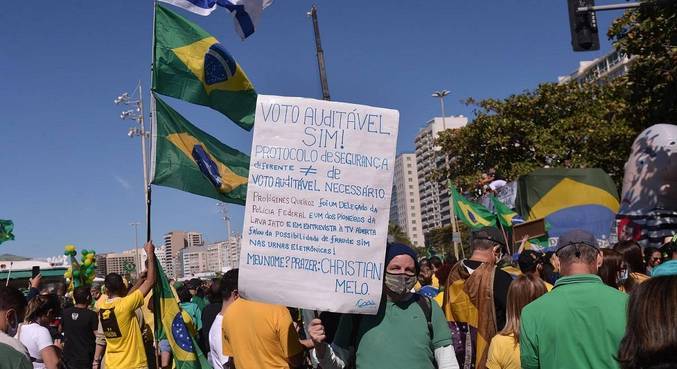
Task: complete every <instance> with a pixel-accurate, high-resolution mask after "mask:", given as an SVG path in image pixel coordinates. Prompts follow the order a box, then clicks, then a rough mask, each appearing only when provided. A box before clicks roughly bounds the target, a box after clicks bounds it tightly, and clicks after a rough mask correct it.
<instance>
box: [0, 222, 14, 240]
mask: <svg viewBox="0 0 677 369" xmlns="http://www.w3.org/2000/svg"><path fill="white" fill-rule="evenodd" d="M13 230H14V222H12V221H11V220H4V219H0V243H3V242H5V241H10V240H13V239H14V233H12V231H13Z"/></svg>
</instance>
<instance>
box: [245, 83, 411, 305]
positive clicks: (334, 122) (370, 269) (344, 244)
mask: <svg viewBox="0 0 677 369" xmlns="http://www.w3.org/2000/svg"><path fill="white" fill-rule="evenodd" d="M398 123H399V112H398V111H396V110H391V109H382V108H375V107H371V106H365V105H356V104H347V103H339V102H330V101H323V100H314V99H305V98H298V97H282V96H266V95H259V96H258V100H257V103H256V120H255V124H254V139H253V142H252V154H251V165H250V168H249V183H248V188H247V203H246V210H245V220H244V225H243V232H242V233H243V237H242V250H241V253H240V272H239V292H240V294H241V295H242V296H243V297H245V298H248V299H251V300H257V301H264V302H269V303H274V304H281V305H285V306H293V307H300V308H306V309H313V310H320V311H334V312H341V313H360V314H375V313H376V312H377V310H378V305H379V301H380V298H381V289H382V280H383V274H384V271H385V266H384V265H383V263H384V259H385V246H386V240H387V233H388V220H389V209H390V196H391V190H392V179H393V167H394V165H395V147H396V143H397V131H398Z"/></svg>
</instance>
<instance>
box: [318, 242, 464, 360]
mask: <svg viewBox="0 0 677 369" xmlns="http://www.w3.org/2000/svg"><path fill="white" fill-rule="evenodd" d="M386 265H387V267H386V272H385V273H386V275H385V287H384V290H383V291H384V294H385V299H384V300H383V301H382V302H381V304H380V308H379V310H378V313H377V315H374V316H368V315H365V316H362V315H357V314H355V315H344V316H343V317H342V318H341V321H340V323H339V328H338V331H337V332H336V336H335V338H334V342H333V346H334V348H336V350H334V349H333V348H332V346H329V345H328V344H327V343H326V342H325V332H324V327H323V326H322V321H320V320H319V319H315V320H313V321H312V322H311V325H310V329H309V333H310V337H311V338H312V340H313V342H314V343H315V351H316V355H317V358H318V360H319V361H320V365H321V367H322V368H323V369H344V368H347V367H353V368H357V369H360V368H426V369H427V368H430V369H435V368H439V369H443V368H444V369H451V368H458V367H459V366H458V362H457V361H456V357H455V355H454V350H453V348H452V347H451V332H450V331H449V326H448V325H447V320H446V318H445V317H444V313H442V309H441V308H440V307H439V306H438V305H437V304H436V303H435V302H433V301H432V300H430V299H429V298H427V297H424V296H421V295H415V294H412V293H411V290H412V288H413V287H414V284H416V275H417V274H418V263H417V262H416V253H415V252H414V250H413V249H412V248H411V247H409V246H406V245H401V244H390V245H388V248H387V251H386ZM386 342H387V343H386ZM349 363H352V364H353V365H352V366H350V365H349Z"/></svg>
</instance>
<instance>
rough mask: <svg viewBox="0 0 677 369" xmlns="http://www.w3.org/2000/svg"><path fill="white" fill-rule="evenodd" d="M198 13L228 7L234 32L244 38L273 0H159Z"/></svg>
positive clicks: (250, 32) (202, 13)
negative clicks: (233, 24) (218, 7)
mask: <svg viewBox="0 0 677 369" xmlns="http://www.w3.org/2000/svg"><path fill="white" fill-rule="evenodd" d="M160 1H162V2H164V3H168V4H172V5H174V6H178V7H179V8H182V9H185V10H188V11H189V12H191V13H195V14H199V15H205V16H206V15H209V14H211V13H212V12H213V11H214V10H215V9H216V7H217V6H220V7H223V8H226V9H228V11H230V13H231V14H232V15H233V20H234V21H235V32H237V33H238V34H239V35H240V37H241V38H242V39H243V40H244V39H245V38H247V37H249V36H250V35H251V34H252V33H254V31H255V30H256V23H257V22H258V20H259V18H260V16H261V13H262V12H263V9H265V8H267V7H268V6H269V5H270V4H272V2H273V0H160Z"/></svg>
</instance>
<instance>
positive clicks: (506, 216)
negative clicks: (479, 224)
mask: <svg viewBox="0 0 677 369" xmlns="http://www.w3.org/2000/svg"><path fill="white" fill-rule="evenodd" d="M490 198H491V202H492V204H493V205H494V211H495V212H496V217H497V219H498V221H499V222H501V225H502V226H503V227H504V228H511V227H512V225H513V223H514V221H516V220H522V218H521V217H520V215H519V214H517V213H515V212H514V211H512V209H510V208H509V207H508V206H507V205H506V204H504V203H502V202H501V200H499V199H498V198H497V197H496V196H494V195H491V196H490ZM523 221H524V220H522V222H523Z"/></svg>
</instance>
